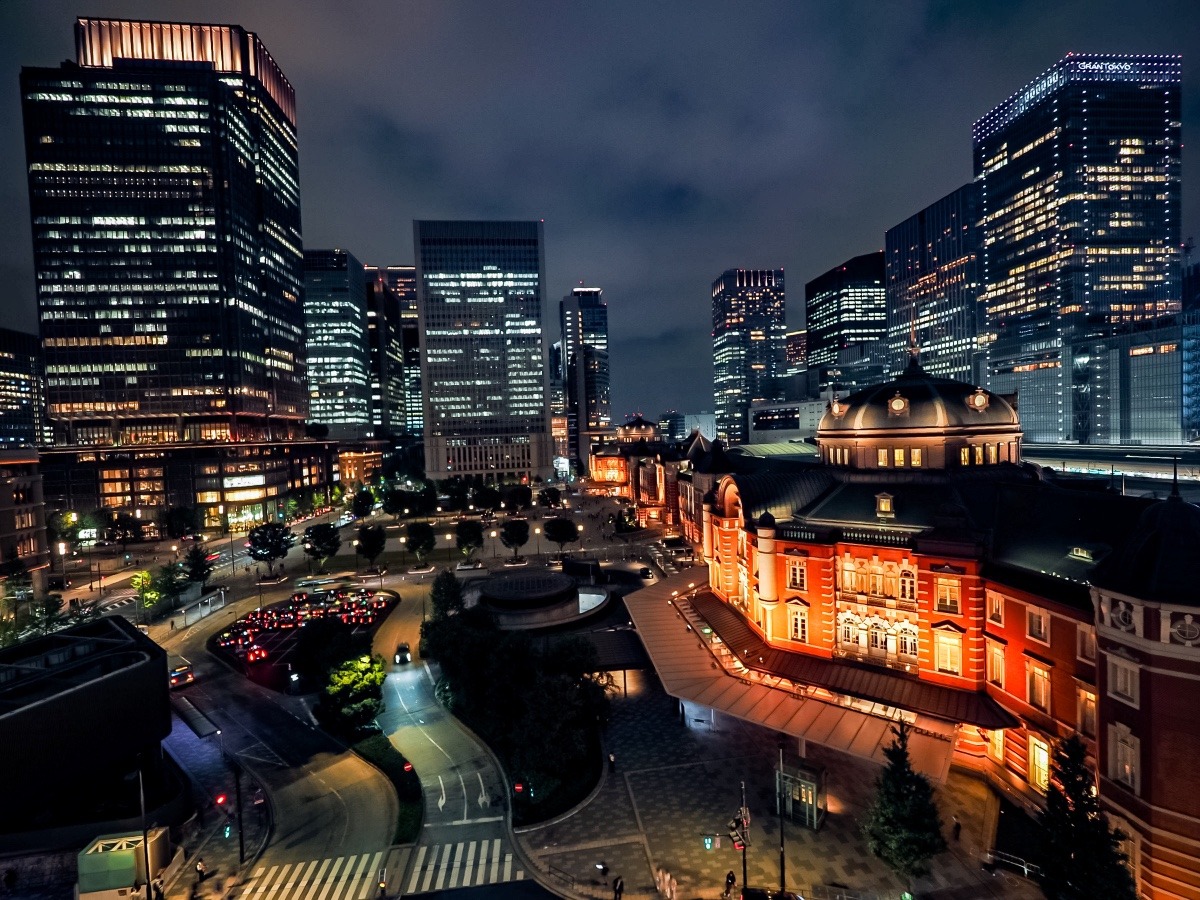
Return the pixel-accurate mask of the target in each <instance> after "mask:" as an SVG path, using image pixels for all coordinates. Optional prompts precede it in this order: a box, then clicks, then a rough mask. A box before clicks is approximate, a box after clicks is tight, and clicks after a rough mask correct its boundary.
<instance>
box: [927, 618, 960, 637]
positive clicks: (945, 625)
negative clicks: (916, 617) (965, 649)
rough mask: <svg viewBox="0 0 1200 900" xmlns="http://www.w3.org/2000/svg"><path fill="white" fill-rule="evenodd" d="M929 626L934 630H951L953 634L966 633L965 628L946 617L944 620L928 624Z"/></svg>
mask: <svg viewBox="0 0 1200 900" xmlns="http://www.w3.org/2000/svg"><path fill="white" fill-rule="evenodd" d="M929 627H930V628H932V629H933V630H934V631H952V632H954V633H955V634H966V633H967V629H965V628H963V627H962V626H961V625H957V624H955V623H954V622H951V621H950V620H949V619H947V620H946V621H944V622H935V623H934V624H932V625H930V626H929Z"/></svg>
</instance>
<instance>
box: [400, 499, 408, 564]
mask: <svg viewBox="0 0 1200 900" xmlns="http://www.w3.org/2000/svg"><path fill="white" fill-rule="evenodd" d="M405 512H408V510H405ZM400 565H401V566H406V565H408V538H407V537H406V536H404V535H401V536H400Z"/></svg>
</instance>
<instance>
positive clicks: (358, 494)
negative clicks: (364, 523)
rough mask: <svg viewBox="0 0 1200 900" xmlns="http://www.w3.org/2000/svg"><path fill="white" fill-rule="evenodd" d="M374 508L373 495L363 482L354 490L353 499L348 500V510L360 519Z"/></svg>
mask: <svg viewBox="0 0 1200 900" xmlns="http://www.w3.org/2000/svg"><path fill="white" fill-rule="evenodd" d="M374 508H375V495H374V494H373V493H372V492H371V489H370V488H369V487H367V486H366V485H365V484H364V485H362V486H361V487H359V489H358V490H357V491H355V492H354V499H353V500H351V501H350V512H352V513H354V515H355V516H357V517H358V518H360V519H365V518H366V517H367V516H369V515H370V514H371V510H373V509H374Z"/></svg>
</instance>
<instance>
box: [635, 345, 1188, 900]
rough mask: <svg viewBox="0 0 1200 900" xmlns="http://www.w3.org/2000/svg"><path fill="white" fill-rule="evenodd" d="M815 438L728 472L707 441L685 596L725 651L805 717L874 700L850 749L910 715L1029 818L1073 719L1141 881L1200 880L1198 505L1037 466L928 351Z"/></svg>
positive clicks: (1175, 887) (933, 742)
mask: <svg viewBox="0 0 1200 900" xmlns="http://www.w3.org/2000/svg"><path fill="white" fill-rule="evenodd" d="M817 441H818V445H819V453H820V459H819V460H818V461H813V462H811V463H807V464H804V463H802V462H800V461H799V460H795V459H792V460H787V461H786V462H785V461H781V462H780V463H779V464H772V463H771V460H770V458H768V459H766V460H765V462H766V463H767V465H766V466H765V467H760V468H758V469H752V468H746V467H744V466H739V465H737V464H736V463H735V462H733V461H731V460H729V459H726V460H724V463H725V467H724V468H725V471H726V472H736V474H726V475H724V476H720V475H715V474H709V473H711V472H713V471H714V469H713V462H714V460H712V459H708V460H707V462H706V460H705V459H704V458H701V457H698V458H697V459H696V461H695V465H694V467H693V469H692V471H690V472H685V473H683V474H682V475H681V484H680V513H681V516H682V518H683V529H684V532H685V533H686V534H688V535H689V536H690V537H692V538H693V539H694V540H696V542H697V543H699V544H700V545H701V546H702V547H703V553H704V557H705V559H706V560H707V561H708V564H709V572H708V575H709V578H708V582H709V587H708V590H706V591H699V592H697V593H696V594H695V595H693V596H689V597H687V598H684V597H680V598H678V599H677V600H675V602H676V603H678V604H679V607H680V612H681V613H682V614H684V616H685V617H686V618H688V620H689V623H690V624H691V627H692V628H693V629H694V630H696V631H698V632H701V633H703V628H702V627H697V625H698V624H699V625H700V626H708V627H709V628H711V630H712V638H711V641H712V643H713V644H714V645H717V646H718V650H719V651H720V652H715V655H716V657H717V659H718V661H721V660H724V662H723V663H721V664H723V665H725V666H726V669H727V671H728V672H729V674H732V675H734V676H735V677H736V678H738V679H741V680H742V681H744V682H747V683H751V684H764V685H768V686H771V687H772V688H774V689H776V690H779V691H781V692H782V694H783V695H785V696H791V697H801V698H805V703H815V707H814V710H810V711H807V712H805V713H804V715H803V716H798V717H797V718H798V719H799V720H800V721H802V722H803V721H809V722H812V721H814V720H816V719H819V718H820V716H819V715H818V714H817V713H816V712H815V708H817V707H819V708H822V709H823V708H826V707H833V708H834V709H836V710H838V711H839V714H841V715H852V714H857V715H858V716H859V719H858V720H857V723H856V724H854V725H850V724H847V723H845V722H844V724H843V729H842V733H843V734H850V735H853V740H852V741H851V742H848V743H844V744H839V743H838V742H839V741H840V740H843V739H842V738H841V737H839V734H838V733H830V731H829V730H828V728H825V729H824V730H820V731H819V733H814V734H811V735H802V736H806V737H808V739H810V740H815V741H817V742H819V743H823V744H827V745H829V746H836V747H838V748H839V749H843V750H845V751H846V752H849V753H852V754H856V755H861V756H865V757H868V758H874V757H875V755H876V754H877V751H878V747H877V746H875V745H873V744H872V743H871V740H869V739H868V736H870V735H878V736H879V739H880V741H882V742H886V741H887V740H888V738H889V735H888V733H887V730H886V728H884V727H881V724H880V720H882V722H883V723H890V722H892V721H895V720H898V719H903V720H905V721H908V722H910V723H913V724H915V725H917V730H918V732H919V733H920V734H921V735H922V738H921V744H920V752H919V754H918V755H917V756H915V757H914V765H917V766H918V767H919V768H922V769H923V770H924V771H926V772H927V773H928V774H930V775H931V776H933V777H934V778H935V779H938V778H944V776H945V774H946V772H947V770H948V768H949V767H950V766H951V765H955V766H959V767H962V768H965V769H969V770H972V771H974V772H976V773H978V774H979V776H980V777H981V778H983V779H984V780H985V781H986V782H987V783H989V784H990V785H992V786H993V787H994V788H995V789H996V790H997V791H999V792H1003V793H1004V794H1006V795H1007V796H1009V797H1010V798H1016V799H1018V800H1019V801H1020V802H1021V803H1023V804H1024V805H1025V807H1026V808H1027V809H1028V810H1029V811H1031V812H1033V811H1036V810H1037V809H1039V808H1040V807H1041V806H1042V805H1043V804H1044V801H1045V795H1046V792H1047V790H1048V787H1049V783H1050V771H1051V762H1050V761H1051V758H1052V753H1053V748H1054V744H1055V742H1056V741H1058V740H1060V739H1062V738H1064V737H1066V736H1068V735H1070V734H1072V733H1077V734H1079V736H1080V737H1081V738H1082V739H1083V741H1084V743H1085V745H1086V747H1087V749H1088V754H1089V758H1090V759H1091V760H1092V761H1093V765H1094V766H1095V767H1096V774H1097V785H1098V789H1099V794H1100V798H1101V802H1102V804H1103V806H1104V808H1105V810H1106V811H1107V812H1108V813H1109V815H1110V817H1111V820H1112V822H1113V824H1114V825H1116V826H1117V827H1119V828H1120V829H1122V830H1123V831H1124V832H1125V833H1126V834H1127V835H1128V836H1129V837H1128V839H1127V840H1126V842H1125V845H1124V849H1125V851H1126V852H1127V853H1128V855H1129V859H1130V864H1131V867H1132V869H1133V872H1134V874H1135V878H1136V879H1137V881H1138V886H1139V889H1140V891H1141V893H1142V895H1143V896H1146V897H1151V898H1167V897H1170V898H1178V897H1186V898H1193V900H1194V898H1197V897H1200V845H1198V844H1197V843H1196V842H1195V839H1194V835H1195V822H1196V820H1197V817H1200V800H1198V799H1197V794H1196V792H1195V791H1192V790H1190V789H1186V788H1184V786H1183V784H1184V783H1185V782H1186V783H1189V784H1190V782H1188V781H1187V779H1188V778H1189V777H1190V776H1189V775H1188V774H1187V773H1188V771H1190V769H1189V758H1190V757H1189V754H1193V753H1194V749H1195V747H1196V746H1197V744H1198V742H1200V724H1197V722H1196V719H1195V716H1193V715H1191V712H1190V709H1191V706H1189V704H1188V703H1187V702H1186V701H1183V700H1181V698H1183V697H1190V696H1191V695H1192V693H1194V689H1193V688H1192V687H1191V685H1193V684H1194V682H1195V679H1196V678H1197V677H1200V626H1198V625H1197V622H1200V609H1198V607H1197V604H1196V601H1195V596H1194V595H1195V591H1194V588H1193V585H1192V582H1193V581H1194V573H1193V571H1192V568H1193V567H1192V566H1191V563H1190V561H1191V560H1192V559H1194V558H1197V557H1200V509H1198V508H1196V507H1195V506H1193V505H1191V504H1188V503H1185V502H1184V501H1182V500H1181V499H1180V498H1179V495H1178V493H1177V492H1173V495H1172V497H1171V498H1170V499H1168V500H1166V501H1159V502H1154V501H1151V500H1147V499H1144V498H1135V497H1126V496H1122V495H1120V494H1117V493H1113V492H1104V491H1098V490H1095V489H1093V487H1092V486H1091V485H1081V486H1076V485H1073V484H1072V482H1071V481H1070V480H1067V479H1058V478H1056V477H1055V476H1054V474H1053V473H1052V472H1049V471H1047V470H1044V469H1041V468H1040V467H1035V466H1031V465H1027V464H1024V463H1023V462H1022V454H1021V450H1022V441H1023V435H1022V430H1021V426H1020V423H1019V421H1018V418H1017V415H1016V411H1015V410H1014V409H1013V407H1011V406H1010V405H1009V404H1008V403H1007V402H1006V400H1005V399H1004V398H1003V397H1001V396H999V395H996V394H993V393H990V392H988V391H986V390H983V389H981V388H978V387H976V386H975V385H973V384H970V383H965V382H959V381H954V380H951V379H942V378H936V377H933V376H930V375H927V374H926V373H925V372H924V371H923V370H921V369H920V367H919V366H917V365H916V364H915V363H913V364H912V365H910V367H909V368H908V369H906V370H905V372H904V373H903V374H902V375H901V376H900V377H899V378H896V379H894V380H893V381H890V382H885V383H883V384H879V385H875V386H873V387H870V388H867V389H865V390H863V391H859V392H857V393H855V394H852V395H850V396H848V397H845V398H844V399H841V400H839V401H837V402H835V403H833V404H831V406H830V408H829V410H828V412H827V413H826V415H825V417H824V418H823V419H822V422H821V425H820V428H819V430H818V433H817ZM737 449H738V450H742V449H751V448H737ZM709 455H710V456H712V454H711V453H710V454H709ZM715 462H716V463H718V464H719V463H720V462H721V460H719V459H718V460H715ZM687 482H692V485H691V486H689V485H688V483H687ZM699 491H703V497H702V498H701V501H700V502H699V503H697V502H696V500H697V498H696V496H695V495H696V494H697V493H698V492H699ZM725 651H731V652H732V653H734V654H736V657H737V658H736V659H728V655H729V654H728V653H727V652H725ZM651 655H652V656H653V650H652V654H651ZM717 693H719V692H713V693H712V695H713V696H715V695H716V694H717ZM774 705H775V704H773V703H772V704H766V703H764V704H762V707H763V708H773V707H774ZM749 708H750V707H749V706H748V705H746V706H743V707H742V708H741V709H740V710H734V711H733V712H732V714H734V715H740V716H742V717H747V718H752V717H753V715H754V713H753V712H749V713H748V712H746V710H747V709H749ZM814 727H815V726H814ZM801 730H803V729H802V728H801ZM789 733H795V732H789Z"/></svg>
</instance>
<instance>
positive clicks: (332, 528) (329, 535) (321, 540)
mask: <svg viewBox="0 0 1200 900" xmlns="http://www.w3.org/2000/svg"><path fill="white" fill-rule="evenodd" d="M341 549H342V533H341V532H340V531H339V530H338V527H337V526H336V525H331V524H330V523H328V522H326V523H324V524H322V525H313V526H311V527H310V528H308V529H307V530H306V532H305V534H304V554H305V555H306V556H308V557H309V558H311V559H312V560H314V561H315V562H316V564H317V568H318V569H320V570H321V571H324V570H325V561H326V560H327V559H329V558H330V557H332V556H337V552H338V551H339V550H341Z"/></svg>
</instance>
